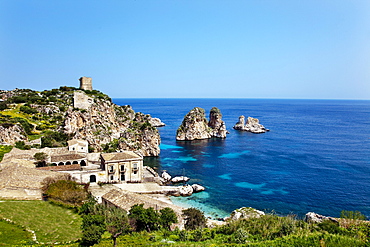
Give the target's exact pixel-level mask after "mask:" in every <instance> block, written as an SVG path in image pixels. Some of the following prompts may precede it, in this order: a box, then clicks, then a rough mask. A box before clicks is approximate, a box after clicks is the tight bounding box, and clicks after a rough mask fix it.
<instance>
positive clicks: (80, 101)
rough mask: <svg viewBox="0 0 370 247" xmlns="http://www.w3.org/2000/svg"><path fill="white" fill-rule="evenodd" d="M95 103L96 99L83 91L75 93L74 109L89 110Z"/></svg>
mask: <svg viewBox="0 0 370 247" xmlns="http://www.w3.org/2000/svg"><path fill="white" fill-rule="evenodd" d="M93 103H94V99H93V98H91V97H89V96H87V95H86V94H85V93H84V92H82V91H75V92H74V95H73V107H74V108H78V109H83V110H87V109H89V108H90V106H91V105H92V104H93Z"/></svg>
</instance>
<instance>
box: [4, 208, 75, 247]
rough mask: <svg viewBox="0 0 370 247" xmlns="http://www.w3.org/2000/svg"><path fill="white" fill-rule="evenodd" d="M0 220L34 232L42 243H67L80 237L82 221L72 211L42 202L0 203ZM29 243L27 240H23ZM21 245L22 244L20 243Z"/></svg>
mask: <svg viewBox="0 0 370 247" xmlns="http://www.w3.org/2000/svg"><path fill="white" fill-rule="evenodd" d="M0 218H7V219H10V220H12V221H13V222H14V223H15V224H16V225H18V226H22V227H25V228H27V229H30V230H33V231H35V234H36V237H37V241H39V242H43V243H55V242H69V241H75V240H77V239H79V238H80V237H81V232H80V231H79V230H76V229H79V228H80V226H81V223H82V220H81V217H80V216H79V215H77V214H76V213H74V212H73V211H71V210H69V209H66V208H63V207H59V206H55V205H52V204H50V203H48V202H43V201H3V202H0ZM23 239H24V240H27V241H29V238H28V237H27V238H23ZM21 243H22V242H21Z"/></svg>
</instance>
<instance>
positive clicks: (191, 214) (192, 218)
mask: <svg viewBox="0 0 370 247" xmlns="http://www.w3.org/2000/svg"><path fill="white" fill-rule="evenodd" d="M182 213H183V214H182V216H183V217H184V218H185V229H186V230H195V229H197V228H203V227H205V225H206V222H207V220H206V217H205V216H204V213H203V212H202V211H200V210H199V209H196V208H188V209H185V210H183V211H182Z"/></svg>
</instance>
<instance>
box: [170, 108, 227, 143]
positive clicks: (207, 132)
mask: <svg viewBox="0 0 370 247" xmlns="http://www.w3.org/2000/svg"><path fill="white" fill-rule="evenodd" d="M209 117H210V121H209V122H208V121H207V119H206V116H205V111H204V109H202V108H200V107H195V108H194V109H192V110H191V111H190V112H189V113H188V114H186V116H185V117H184V120H183V121H182V123H181V125H180V127H179V128H178V129H177V133H176V140H178V141H191V140H201V139H209V138H212V137H218V138H225V137H226V134H227V133H228V132H227V130H226V125H225V122H224V121H222V120H221V117H222V114H221V111H220V110H219V109H218V108H216V107H213V108H212V110H211V112H210V114H209Z"/></svg>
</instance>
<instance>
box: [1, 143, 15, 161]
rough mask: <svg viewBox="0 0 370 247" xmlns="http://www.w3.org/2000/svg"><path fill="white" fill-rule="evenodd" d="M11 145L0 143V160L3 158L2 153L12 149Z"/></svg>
mask: <svg viewBox="0 0 370 247" xmlns="http://www.w3.org/2000/svg"><path fill="white" fill-rule="evenodd" d="M12 149H13V147H12V146H9V145H0V161H2V160H3V158H4V154H6V153H9V152H10V151H12Z"/></svg>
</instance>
